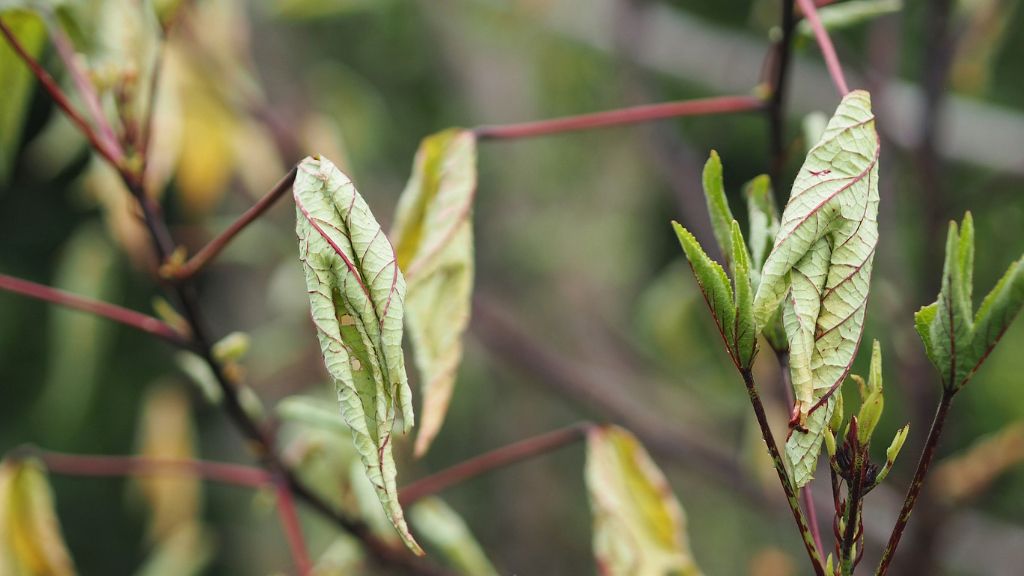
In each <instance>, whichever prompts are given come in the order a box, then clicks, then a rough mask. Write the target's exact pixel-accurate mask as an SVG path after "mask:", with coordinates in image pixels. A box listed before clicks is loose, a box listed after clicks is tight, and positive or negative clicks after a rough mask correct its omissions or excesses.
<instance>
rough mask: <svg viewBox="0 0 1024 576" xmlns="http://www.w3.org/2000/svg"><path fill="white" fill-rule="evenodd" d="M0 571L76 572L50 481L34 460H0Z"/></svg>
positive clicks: (61, 575) (63, 575) (50, 575)
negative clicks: (66, 544) (57, 512)
mask: <svg viewBox="0 0 1024 576" xmlns="http://www.w3.org/2000/svg"><path fill="white" fill-rule="evenodd" d="M0 574H12V575H36V574H45V575H47V576H72V575H73V574H75V567H74V565H73V563H72V561H71V556H70V555H69V554H68V550H67V547H66V546H65V544H64V538H63V536H61V533H60V521H59V520H58V519H57V514H56V513H55V512H54V504H53V492H52V490H51V489H50V483H49V482H48V481H47V479H46V473H45V472H44V471H43V468H42V466H41V465H39V464H38V463H37V462H35V461H28V460H4V461H3V462H0Z"/></svg>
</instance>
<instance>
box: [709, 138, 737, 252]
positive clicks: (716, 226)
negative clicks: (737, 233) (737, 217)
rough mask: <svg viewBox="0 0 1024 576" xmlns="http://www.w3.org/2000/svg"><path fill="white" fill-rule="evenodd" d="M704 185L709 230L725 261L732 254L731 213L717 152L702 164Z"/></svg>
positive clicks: (720, 160) (720, 161) (712, 153)
mask: <svg viewBox="0 0 1024 576" xmlns="http://www.w3.org/2000/svg"><path fill="white" fill-rule="evenodd" d="M702 181H703V184H704V200H705V201H706V202H707V204H708V214H709V215H710V216H711V229H712V231H713V232H714V233H715V240H716V241H718V248H719V249H720V250H721V251H722V254H723V255H724V257H725V258H726V259H727V261H726V265H728V264H729V262H728V258H730V257H731V254H732V221H733V217H732V211H731V210H729V201H728V199H726V197H725V185H724V183H723V180H722V159H721V158H719V157H718V152H715V151H714V150H712V151H711V155H710V156H709V157H708V161H707V162H706V163H705V164H704V172H703V174H702Z"/></svg>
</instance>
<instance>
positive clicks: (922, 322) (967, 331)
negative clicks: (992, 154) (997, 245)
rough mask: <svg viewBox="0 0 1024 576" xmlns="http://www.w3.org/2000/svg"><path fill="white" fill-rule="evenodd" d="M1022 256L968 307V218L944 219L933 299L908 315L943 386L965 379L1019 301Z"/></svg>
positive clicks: (1023, 291)
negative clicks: (936, 291)
mask: <svg viewBox="0 0 1024 576" xmlns="http://www.w3.org/2000/svg"><path fill="white" fill-rule="evenodd" d="M1022 263H1024V258H1022V259H1020V260H1017V261H1016V262H1014V263H1012V264H1011V265H1010V267H1009V268H1008V269H1007V271H1006V273H1005V274H1003V277H1002V278H1000V279H999V282H997V283H996V285H995V287H993V288H992V290H991V291H990V292H989V293H988V295H986V296H985V299H984V300H982V303H981V307H979V308H978V312H977V314H975V313H974V311H973V308H974V305H973V302H972V292H973V274H974V220H973V218H972V217H971V213H970V212H968V213H967V214H965V215H964V219H963V224H962V226H959V227H958V226H957V225H956V222H950V224H949V234H948V235H947V237H946V260H945V264H944V266H943V270H942V288H941V289H940V291H939V297H938V299H937V300H936V301H935V302H933V303H932V304H929V305H928V306H925V307H924V308H922V309H921V310H919V311H918V313H917V314H916V315H915V316H914V327H915V328H916V329H917V333H918V334H919V335H920V336H921V340H922V342H924V346H925V352H926V353H927V354H928V359H929V360H931V362H932V364H934V365H935V367H936V368H937V369H938V371H939V374H940V376H941V378H942V383H943V386H944V387H945V388H946V389H947V390H951V391H953V392H956V391H957V390H959V389H960V388H962V387H963V386H964V384H966V383H967V382H968V381H969V380H970V379H971V377H972V376H973V375H974V373H975V372H976V371H977V370H978V367H979V366H981V363H982V362H984V361H985V358H987V357H988V354H989V352H991V351H992V348H994V347H995V345H996V344H997V343H998V342H999V338H1000V337H1001V336H1002V334H1003V332H1005V331H1006V329H1007V328H1008V327H1009V325H1010V323H1011V322H1013V319H1014V318H1015V317H1016V316H1017V314H1018V313H1019V312H1020V309H1021V307H1022V306H1024V273H1022V271H1021V270H1022Z"/></svg>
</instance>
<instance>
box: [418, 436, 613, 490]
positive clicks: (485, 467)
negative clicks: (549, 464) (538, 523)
mask: <svg viewBox="0 0 1024 576" xmlns="http://www.w3.org/2000/svg"><path fill="white" fill-rule="evenodd" d="M593 427H594V424H591V423H590V422H581V423H578V424H573V425H572V426H567V427H565V428H560V429H558V430H554V431H551V432H547V433H545V434H541V435H540V436H534V437H532V438H527V439H525V440H520V441H518V442H514V443H512V444H509V445H507V446H502V447H501V448H497V449H494V450H491V451H490V452H486V453H484V454H481V455H479V456H477V457H475V458H470V459H469V460H466V461H463V462H460V463H458V464H456V465H454V466H452V467H450V468H446V469H444V470H441V471H440V472H437V473H435V474H431V475H430V476H427V477H425V478H421V479H419V480H417V481H415V482H413V483H412V484H409V485H408V486H406V487H404V488H402V489H401V490H399V494H398V500H399V502H401V504H402V506H408V505H410V504H412V503H413V502H416V501H417V500H419V499H421V498H423V497H425V496H429V495H431V494H436V493H437V492H441V491H442V490H445V489H447V488H451V487H452V486H455V485H456V484H461V483H462V482H465V481H466V480H469V479H470V478H475V477H477V476H480V475H481V474H486V473H487V472H491V471H492V470H496V469H498V468H504V467H505V466H508V465H510V464H515V463H517V462H522V461H523V460H528V459H530V458H533V457H534V456H539V455H541V454H546V453H548V452H551V451H554V450H557V449H559V448H561V447H563V446H566V445H568V444H572V443H573V442H576V441H578V440H582V439H583V438H585V437H586V433H587V431H588V430H590V429H591V428H593Z"/></svg>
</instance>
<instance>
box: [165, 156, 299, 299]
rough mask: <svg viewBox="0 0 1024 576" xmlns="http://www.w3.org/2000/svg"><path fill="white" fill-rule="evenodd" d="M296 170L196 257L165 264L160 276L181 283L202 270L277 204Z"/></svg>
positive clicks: (290, 185)
mask: <svg viewBox="0 0 1024 576" xmlns="http://www.w3.org/2000/svg"><path fill="white" fill-rule="evenodd" d="M295 173H296V168H294V167H293V168H292V169H291V170H289V171H288V174H286V175H285V176H284V178H282V179H281V180H280V181H279V182H278V183H277V184H276V185H274V188H273V189H272V190H270V192H267V194H266V195H265V196H263V197H262V198H260V199H259V201H258V202H256V203H255V204H253V205H252V207H251V208H249V209H248V210H246V211H245V213H244V214H242V215H241V216H240V217H239V218H238V219H237V220H235V221H234V223H232V224H231V226H228V228H227V230H225V231H224V232H221V233H220V235H218V236H217V237H216V238H214V239H213V240H211V241H210V242H209V243H208V244H207V245H206V246H204V247H203V248H202V249H201V250H199V252H196V255H195V256H193V257H191V258H189V259H188V261H187V262H186V263H185V264H182V265H180V266H176V265H174V264H173V263H169V264H165V265H164V267H163V268H162V269H161V275H162V276H163V277H164V278H167V279H168V280H175V281H182V280H188V279H189V278H192V277H193V276H195V275H196V273H198V272H199V271H200V270H202V269H203V268H204V267H205V266H206V265H207V264H208V263H209V262H210V261H211V260H213V259H214V258H216V257H217V255H218V254H220V252H221V251H222V250H224V248H226V247H227V245H228V244H229V243H230V242H231V240H233V239H234V238H235V236H237V235H238V233H239V232H241V231H242V230H244V229H245V227H246V226H248V225H249V224H252V223H253V222H254V221H255V220H256V219H257V218H259V217H260V216H262V215H263V213H264V212H266V211H267V210H268V209H269V208H270V207H271V206H273V205H274V203H275V202H277V200H278V199H280V198H281V196H283V195H284V193H285V192H287V191H288V189H289V188H291V187H292V183H294V182H295Z"/></svg>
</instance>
